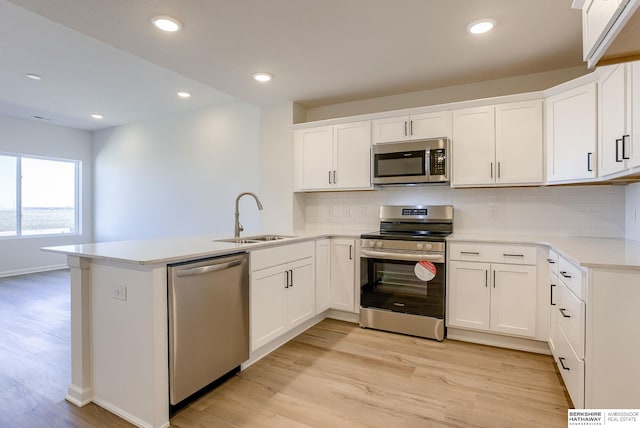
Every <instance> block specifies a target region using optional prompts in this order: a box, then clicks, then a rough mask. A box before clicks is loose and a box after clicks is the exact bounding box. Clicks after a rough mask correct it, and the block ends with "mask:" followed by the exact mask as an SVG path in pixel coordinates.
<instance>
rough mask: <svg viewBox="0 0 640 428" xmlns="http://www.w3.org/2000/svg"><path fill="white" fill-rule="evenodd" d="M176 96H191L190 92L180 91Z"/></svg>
mask: <svg viewBox="0 0 640 428" xmlns="http://www.w3.org/2000/svg"><path fill="white" fill-rule="evenodd" d="M178 96H179V97H180V98H189V97H190V96H191V92H187V91H180V92H178Z"/></svg>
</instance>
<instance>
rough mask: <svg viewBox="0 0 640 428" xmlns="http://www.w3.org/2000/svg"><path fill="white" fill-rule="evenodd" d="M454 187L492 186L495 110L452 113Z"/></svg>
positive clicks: (470, 110)
mask: <svg viewBox="0 0 640 428" xmlns="http://www.w3.org/2000/svg"><path fill="white" fill-rule="evenodd" d="M452 122H453V135H452V142H451V149H452V150H451V151H452V152H453V159H452V170H453V180H452V184H453V185H454V186H467V185H483V184H494V183H495V178H494V177H495V140H496V134H495V125H494V122H495V108H494V107H493V106H490V107H477V108H470V109H464V110H455V111H454V112H453V117H452Z"/></svg>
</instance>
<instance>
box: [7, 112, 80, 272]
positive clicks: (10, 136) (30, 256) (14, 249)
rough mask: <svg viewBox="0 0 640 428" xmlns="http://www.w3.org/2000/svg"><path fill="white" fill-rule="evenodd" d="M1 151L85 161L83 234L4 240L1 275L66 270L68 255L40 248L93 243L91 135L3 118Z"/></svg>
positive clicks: (44, 124)
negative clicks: (48, 251)
mask: <svg viewBox="0 0 640 428" xmlns="http://www.w3.org/2000/svg"><path fill="white" fill-rule="evenodd" d="M0 152H8V153H18V154H27V155H35V156H46V157H53V158H60V159H73V160H79V161H81V171H82V176H81V183H80V187H81V207H80V213H81V217H82V220H81V221H82V234H81V235H79V236H66V237H25V238H17V239H16V238H0V254H2V257H0V276H8V275H18V274H22V273H29V272H35V271H39V270H47V269H56V268H61V267H65V266H66V257H65V256H63V255H60V254H52V253H45V252H42V251H41V250H40V248H41V247H49V246H56V245H69V244H78V243H85V242H91V239H92V227H91V217H92V211H91V205H92V204H91V175H92V158H91V133H90V132H88V131H80V130H77V129H71V128H63V127H60V126H54V125H50V124H46V123H42V122H36V121H32V120H24V119H17V118H12V117H6V116H0Z"/></svg>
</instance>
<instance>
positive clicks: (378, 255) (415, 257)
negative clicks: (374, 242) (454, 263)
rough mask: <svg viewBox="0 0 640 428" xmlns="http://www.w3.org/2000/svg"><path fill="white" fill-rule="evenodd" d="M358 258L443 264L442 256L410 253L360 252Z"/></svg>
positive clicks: (364, 250)
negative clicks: (423, 261) (424, 261)
mask: <svg viewBox="0 0 640 428" xmlns="http://www.w3.org/2000/svg"><path fill="white" fill-rule="evenodd" d="M360 256H361V257H364V258H372V259H388V260H405V261H410V262H419V261H422V260H427V261H430V262H433V263H444V254H411V253H404V254H400V253H392V252H387V251H377V250H366V249H362V250H360Z"/></svg>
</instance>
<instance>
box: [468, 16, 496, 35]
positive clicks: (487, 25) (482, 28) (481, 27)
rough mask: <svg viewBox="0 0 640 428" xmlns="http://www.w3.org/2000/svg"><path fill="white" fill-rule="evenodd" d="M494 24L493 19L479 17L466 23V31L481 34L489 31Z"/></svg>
mask: <svg viewBox="0 0 640 428" xmlns="http://www.w3.org/2000/svg"><path fill="white" fill-rule="evenodd" d="M495 25H496V21H494V20H493V19H479V20H477V21H473V22H472V23H470V24H469V25H467V31H468V32H469V33H471V34H483V33H486V32H487V31H491V30H492V29H493V27H494V26H495Z"/></svg>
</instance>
